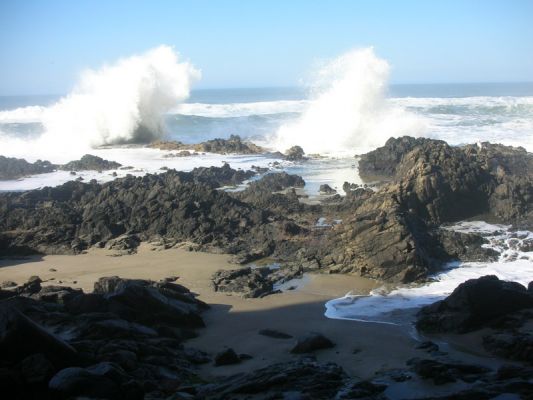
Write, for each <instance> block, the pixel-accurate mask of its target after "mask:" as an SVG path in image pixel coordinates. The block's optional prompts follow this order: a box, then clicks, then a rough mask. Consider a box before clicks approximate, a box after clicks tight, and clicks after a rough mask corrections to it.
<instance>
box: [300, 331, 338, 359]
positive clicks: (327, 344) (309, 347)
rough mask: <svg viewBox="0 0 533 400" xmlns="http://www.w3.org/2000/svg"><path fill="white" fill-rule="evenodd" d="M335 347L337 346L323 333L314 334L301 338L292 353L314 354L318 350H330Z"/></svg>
mask: <svg viewBox="0 0 533 400" xmlns="http://www.w3.org/2000/svg"><path fill="white" fill-rule="evenodd" d="M334 346H335V344H334V343H333V342H332V341H331V340H329V339H328V338H327V337H325V336H324V335H322V334H321V333H315V332H312V333H309V334H308V335H306V336H304V337H301V338H299V339H298V341H297V343H296V345H295V346H294V347H293V348H292V349H291V353H294V354H302V353H312V352H313V351H316V350H321V349H329V348H332V347H334Z"/></svg>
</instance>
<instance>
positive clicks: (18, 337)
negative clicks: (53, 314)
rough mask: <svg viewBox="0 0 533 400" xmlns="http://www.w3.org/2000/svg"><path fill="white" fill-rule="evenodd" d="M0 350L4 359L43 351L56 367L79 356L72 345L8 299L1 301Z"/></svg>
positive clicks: (66, 363) (7, 359)
mask: <svg viewBox="0 0 533 400" xmlns="http://www.w3.org/2000/svg"><path fill="white" fill-rule="evenodd" d="M0 353H1V354H2V360H3V361H6V362H17V361H21V360H23V359H25V358H26V357H28V356H30V355H32V354H43V355H44V356H45V357H46V358H47V359H48V360H50V361H51V362H52V363H53V365H54V366H55V367H64V366H68V365H72V364H73V363H74V362H76V360H77V359H78V354H77V352H76V350H75V349H74V348H73V347H72V346H70V345H69V344H68V343H66V342H65V341H63V340H62V339H60V338H59V337H58V336H56V335H54V334H53V333H51V332H49V331H48V330H47V329H45V328H44V327H42V326H40V325H38V324H37V323H35V322H34V321H32V320H31V319H29V318H28V317H27V316H25V315H24V314H22V313H21V312H20V311H19V310H18V309H17V308H16V306H15V303H11V302H10V300H7V301H4V302H2V303H1V304H0Z"/></svg>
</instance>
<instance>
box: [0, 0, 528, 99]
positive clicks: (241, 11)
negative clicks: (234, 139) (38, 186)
mask: <svg viewBox="0 0 533 400" xmlns="http://www.w3.org/2000/svg"><path fill="white" fill-rule="evenodd" d="M532 21H533V0H498V1H496V0H462V1H456V0H446V1H409V0H406V1H399V0H389V1H385V0H377V1H376V0H372V1H371V0H368V1H362V0H359V1H357V0H351V1H349V0H347V1H341V0H337V1H335V0H331V1H314V0H305V1H300V0H282V1H277V0H264V1H258V0H247V1H246V0H240V1H239V0H235V1H229V0H218V1H217V0H212V1H206V0H181V1H170V0H169V1H157V0H153V1H134V0H130V1H111V0H108V1H104V0H92V1H86V0H76V1H72V0H26V1H21V0H1V1H0V59H1V62H0V95H19V94H20V95H21V94H64V93H67V92H68V91H69V90H70V89H71V88H72V87H73V85H74V84H75V82H76V80H77V78H78V76H79V74H80V72H81V71H82V70H83V69H85V68H98V67H100V66H101V65H103V64H104V63H110V62H113V61H114V60H116V59H118V58H120V57H126V56H129V55H132V54H139V53H142V52H144V51H146V50H148V49H150V48H152V47H155V46H158V45H160V44H167V45H171V46H173V47H174V48H175V49H176V50H177V51H178V52H179V53H180V54H181V55H182V57H184V58H185V59H188V60H190V61H191V62H192V63H193V64H194V65H195V66H196V67H197V68H199V69H201V70H202V80H201V81H200V82H199V83H198V84H197V85H196V87H197V88H224V87H266V86H295V85H298V84H299V82H301V80H302V78H304V77H305V75H306V73H307V72H308V71H309V70H310V69H311V68H312V67H313V65H316V64H317V63H319V62H321V61H324V60H327V59H330V58H333V57H335V56H338V55H340V54H342V53H343V52H345V51H348V50H351V49H354V48H360V47H367V46H373V47H374V49H375V51H376V53H377V54H378V56H380V57H382V58H384V59H386V60H388V62H389V63H390V64H391V67H392V72H391V82H392V83H447V82H510V81H512V82H522V81H533V23H532Z"/></svg>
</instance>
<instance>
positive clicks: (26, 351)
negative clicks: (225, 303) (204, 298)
mask: <svg viewBox="0 0 533 400" xmlns="http://www.w3.org/2000/svg"><path fill="white" fill-rule="evenodd" d="M45 289H46V288H45V287H43V288H41V289H40V290H39V291H37V292H27V291H26V292H24V291H19V292H18V293H17V292H11V294H12V296H11V297H10V298H8V299H6V300H2V301H0V351H1V353H2V357H1V361H0V382H1V385H2V395H3V396H6V397H8V398H37V397H38V398H45V399H47V398H50V399H51V398H65V399H67V398H74V397H77V398H78V397H83V398H106V399H142V398H144V395H145V394H146V395H147V396H148V397H149V398H166V397H167V396H169V395H171V394H173V393H174V392H176V391H177V389H178V388H179V387H180V386H188V384H189V383H188V382H191V381H195V380H197V378H196V372H195V371H194V364H195V363H197V362H205V361H209V358H207V360H206V357H205V355H203V354H201V352H199V351H198V350H194V349H185V348H184V347H183V345H182V343H183V341H184V340H186V339H187V338H190V337H191V336H193V335H194V329H195V328H197V327H201V326H203V320H202V317H201V312H202V311H203V310H205V309H206V307H207V306H206V305H205V304H204V303H202V302H201V301H199V300H197V299H196V297H195V296H194V295H193V294H192V293H191V292H190V291H189V290H188V289H187V288H185V287H183V286H181V285H177V284H173V283H169V282H152V281H146V280H128V279H121V278H118V277H108V278H101V279H100V280H99V281H98V282H97V283H95V292H94V293H90V294H85V293H83V292H81V291H76V292H75V295H74V296H71V297H68V298H63V299H62V300H61V301H59V300H58V297H55V298H53V297H46V296H43V295H42V292H43V291H44V290H45ZM53 290H56V291H59V290H62V291H66V292H71V293H72V292H73V289H71V288H68V287H61V288H60V287H57V288H55V289H53ZM51 291H52V290H48V292H51ZM51 332H53V333H51Z"/></svg>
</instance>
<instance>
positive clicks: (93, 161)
mask: <svg viewBox="0 0 533 400" xmlns="http://www.w3.org/2000/svg"><path fill="white" fill-rule="evenodd" d="M121 166H122V164H119V163H117V162H115V161H108V160H104V159H103V158H102V157H98V156H93V155H91V154H85V155H84V156H83V157H82V158H80V159H79V160H76V161H70V162H68V163H66V164H64V165H61V166H60V167H59V169H62V170H65V171H107V170H110V169H118V168H120V167H121Z"/></svg>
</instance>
